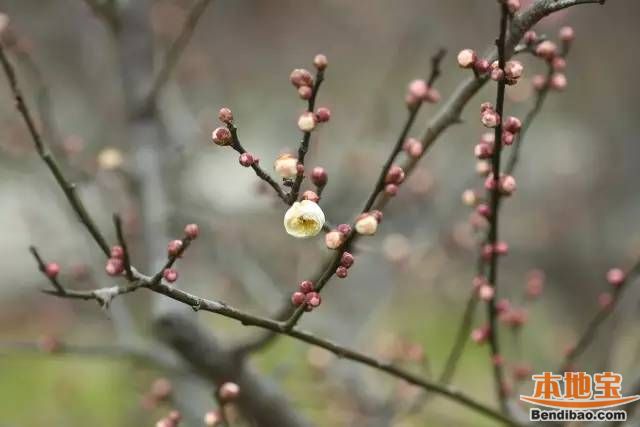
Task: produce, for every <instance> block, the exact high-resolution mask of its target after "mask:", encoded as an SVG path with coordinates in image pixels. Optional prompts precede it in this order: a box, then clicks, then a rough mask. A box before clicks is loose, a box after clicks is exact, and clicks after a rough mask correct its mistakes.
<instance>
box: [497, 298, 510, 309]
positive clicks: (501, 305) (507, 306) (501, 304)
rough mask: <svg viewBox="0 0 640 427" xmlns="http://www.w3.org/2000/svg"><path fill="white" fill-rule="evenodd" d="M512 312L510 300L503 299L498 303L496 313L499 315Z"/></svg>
mask: <svg viewBox="0 0 640 427" xmlns="http://www.w3.org/2000/svg"><path fill="white" fill-rule="evenodd" d="M509 310H511V303H510V302H509V300H508V299H506V298H502V299H500V300H498V301H497V302H496V311H497V312H498V313H506V312H507V311H509Z"/></svg>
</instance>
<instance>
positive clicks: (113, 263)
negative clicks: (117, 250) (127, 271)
mask: <svg viewBox="0 0 640 427" xmlns="http://www.w3.org/2000/svg"><path fill="white" fill-rule="evenodd" d="M104 271H105V272H106V273H107V274H108V275H109V276H119V275H120V274H122V272H123V271H124V263H123V262H122V260H121V259H120V258H109V259H108V260H107V264H106V265H105V266H104Z"/></svg>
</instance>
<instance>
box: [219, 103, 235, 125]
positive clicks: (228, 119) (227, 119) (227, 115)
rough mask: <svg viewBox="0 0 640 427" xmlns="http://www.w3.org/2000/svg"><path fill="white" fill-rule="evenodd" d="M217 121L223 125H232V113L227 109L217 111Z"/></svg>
mask: <svg viewBox="0 0 640 427" xmlns="http://www.w3.org/2000/svg"><path fill="white" fill-rule="evenodd" d="M218 120H220V121H221V122H222V123H225V124H229V123H233V113H232V112H231V110H230V109H228V108H227V107H222V108H221V109H220V111H218Z"/></svg>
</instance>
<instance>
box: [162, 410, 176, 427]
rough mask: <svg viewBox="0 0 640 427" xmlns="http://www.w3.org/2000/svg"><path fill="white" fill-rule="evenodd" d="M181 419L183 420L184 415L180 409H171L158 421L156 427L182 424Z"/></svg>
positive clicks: (171, 426)
mask: <svg viewBox="0 0 640 427" xmlns="http://www.w3.org/2000/svg"><path fill="white" fill-rule="evenodd" d="M180 420H182V415H181V414H180V412H179V411H175V410H174V411H171V412H169V414H168V415H167V416H166V417H164V418H162V419H160V420H159V421H158V422H157V423H156V427H176V426H178V425H179V424H180Z"/></svg>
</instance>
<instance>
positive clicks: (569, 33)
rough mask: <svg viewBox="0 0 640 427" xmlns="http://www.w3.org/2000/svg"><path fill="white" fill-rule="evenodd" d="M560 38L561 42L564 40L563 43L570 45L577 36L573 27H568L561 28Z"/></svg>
mask: <svg viewBox="0 0 640 427" xmlns="http://www.w3.org/2000/svg"><path fill="white" fill-rule="evenodd" d="M558 36H559V37H560V40H562V41H563V42H565V43H570V42H572V41H573V39H574V38H575V37H576V34H575V31H573V28H572V27H569V26H566V27H562V28H560V31H559V32H558Z"/></svg>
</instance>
